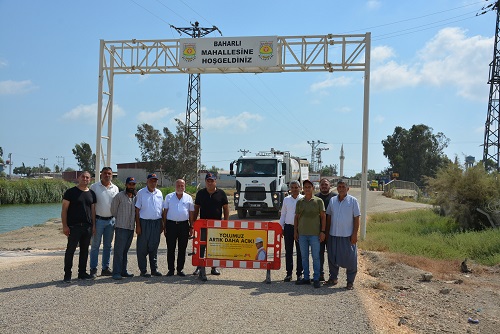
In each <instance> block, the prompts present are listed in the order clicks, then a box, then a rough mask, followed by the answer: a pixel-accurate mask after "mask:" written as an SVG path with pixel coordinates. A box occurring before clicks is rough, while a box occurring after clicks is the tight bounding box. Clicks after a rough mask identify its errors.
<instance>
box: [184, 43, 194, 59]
mask: <svg viewBox="0 0 500 334" xmlns="http://www.w3.org/2000/svg"><path fill="white" fill-rule="evenodd" d="M182 59H184V60H185V61H187V62H190V61H193V60H195V59H196V44H194V43H189V44H188V43H186V44H184V50H183V51H182Z"/></svg>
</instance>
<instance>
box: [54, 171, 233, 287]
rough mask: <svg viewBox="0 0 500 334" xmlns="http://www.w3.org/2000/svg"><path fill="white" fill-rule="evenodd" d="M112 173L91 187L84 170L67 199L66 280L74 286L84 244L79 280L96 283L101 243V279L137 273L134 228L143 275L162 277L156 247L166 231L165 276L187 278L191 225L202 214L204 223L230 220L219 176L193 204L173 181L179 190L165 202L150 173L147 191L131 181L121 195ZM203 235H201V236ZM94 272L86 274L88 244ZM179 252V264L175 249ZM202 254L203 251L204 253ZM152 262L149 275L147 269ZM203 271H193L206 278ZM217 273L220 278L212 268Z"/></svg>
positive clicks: (182, 185)
mask: <svg viewBox="0 0 500 334" xmlns="http://www.w3.org/2000/svg"><path fill="white" fill-rule="evenodd" d="M112 177H113V171H112V170H111V168H110V167H104V168H103V169H102V170H101V173H100V181H99V182H96V183H94V184H93V185H91V186H90V187H89V183H90V180H91V176H90V173H89V172H87V171H85V172H83V173H81V174H80V176H79V177H78V185H76V186H75V187H73V188H70V189H68V190H67V191H66V192H65V193H64V196H63V203H62V211H61V218H62V225H63V233H64V234H65V235H66V236H67V237H68V243H67V247H66V253H65V257H64V279H63V281H64V282H66V283H69V282H71V275H72V266H73V256H74V253H75V251H76V248H77V246H78V245H79V246H80V255H79V262H78V278H79V279H94V278H95V277H96V275H97V267H98V255H99V249H100V245H101V243H102V245H103V251H102V260H101V268H102V269H101V276H112V277H113V279H116V280H121V279H122V278H124V277H133V276H134V275H133V274H131V273H129V272H128V270H127V263H128V260H127V254H128V251H129V249H130V246H131V244H132V240H133V237H134V230H135V233H136V234H137V263H138V266H139V271H140V276H142V277H151V276H162V273H161V272H160V271H159V270H158V247H159V244H160V238H161V234H162V233H163V234H164V236H165V238H166V243H167V265H168V272H167V276H173V275H174V274H175V270H177V275H179V276H186V274H185V273H184V271H183V269H184V264H185V260H186V248H187V244H188V240H189V237H190V236H192V233H193V223H194V221H195V220H196V219H197V217H198V214H200V218H202V219H222V216H224V219H225V220H227V219H228V218H229V208H228V200H227V196H226V194H225V193H224V192H223V191H222V190H220V189H218V188H217V187H216V181H215V180H216V177H215V176H214V175H213V174H212V173H207V175H206V177H205V186H206V187H205V188H203V189H201V190H200V191H198V192H197V194H196V198H195V201H194V202H193V199H192V198H191V196H190V195H188V194H186V193H185V189H186V184H185V181H184V180H182V179H178V180H176V182H175V191H174V192H172V193H170V194H167V195H166V196H165V198H163V194H162V192H161V190H160V189H158V188H157V184H158V177H157V176H156V174H149V175H148V177H147V181H146V182H147V184H146V187H144V188H142V189H140V190H139V191H138V192H136V190H135V186H136V180H135V179H134V178H133V177H129V178H127V180H126V182H125V187H126V188H125V190H124V191H122V192H119V190H118V187H117V186H116V185H114V184H113V183H112V182H111V180H112ZM113 237H114V239H115V243H114V255H113V266H112V269H111V268H110V259H111V243H112V241H113ZM202 237H203V236H202ZM91 242H92V247H91V251H90V274H87V272H86V268H87V260H88V255H89V245H90V243H91ZM176 248H177V249H178V255H177V262H175V250H176ZM202 251H204V250H202ZM148 260H149V268H150V273H149V272H148V271H147V265H148ZM204 269H205V268H197V269H196V271H195V272H194V274H195V275H199V276H200V278H201V279H202V280H204V281H205V280H206V279H207V278H206V274H205V270H204ZM211 273H212V274H213V275H220V271H219V270H218V269H217V268H212V270H211Z"/></svg>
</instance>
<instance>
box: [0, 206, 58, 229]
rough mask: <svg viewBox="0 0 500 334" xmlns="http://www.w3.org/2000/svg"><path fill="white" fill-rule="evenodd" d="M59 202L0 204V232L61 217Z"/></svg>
mask: <svg viewBox="0 0 500 334" xmlns="http://www.w3.org/2000/svg"><path fill="white" fill-rule="evenodd" d="M61 206H62V205H61V203H50V204H24V205H0V233H5V232H8V231H13V230H17V229H20V228H21V227H24V226H33V225H37V224H43V223H45V222H46V221H47V220H49V219H51V218H60V217H61Z"/></svg>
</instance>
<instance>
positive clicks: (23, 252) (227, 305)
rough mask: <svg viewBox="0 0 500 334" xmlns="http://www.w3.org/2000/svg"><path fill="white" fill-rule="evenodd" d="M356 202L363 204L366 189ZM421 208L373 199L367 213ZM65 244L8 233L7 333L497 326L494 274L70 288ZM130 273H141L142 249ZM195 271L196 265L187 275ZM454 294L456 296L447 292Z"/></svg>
mask: <svg viewBox="0 0 500 334" xmlns="http://www.w3.org/2000/svg"><path fill="white" fill-rule="evenodd" d="M351 194H353V195H354V196H356V197H358V198H359V197H360V191H359V189H352V190H351ZM423 206H425V205H422V204H418V203H411V202H403V201H397V200H391V199H387V198H385V197H383V196H381V194H380V193H378V192H369V193H368V202H367V210H368V214H370V213H372V212H381V211H401V210H407V209H412V208H415V207H423ZM231 219H236V216H235V215H234V214H233V215H232V216H231ZM258 219H262V220H268V219H269V218H266V217H258ZM65 242H66V241H65V237H64V235H62V234H61V233H60V223H58V222H54V223H47V224H45V225H44V226H38V227H31V228H23V229H21V230H18V231H13V232H9V233H4V234H0V293H1V296H2V298H0V312H1V314H2V316H1V317H0V332H1V333H65V332H70V331H72V332H75V331H77V332H90V331H98V332H100V333H111V332H120V333H137V332H142V331H148V332H151V333H160V332H162V333H165V332H166V333H172V332H179V331H182V332H185V333H213V332H220V333H228V332H231V333H250V332H252V333H253V332H255V331H262V330H264V331H266V332H270V333H281V332H287V333H318V332H321V331H328V332H335V333H340V332H343V333H437V332H442V331H448V332H471V333H476V332H483V333H492V332H493V331H489V330H490V329H496V328H497V327H498V324H499V322H498V319H499V315H498V305H500V301H499V295H498V291H499V288H500V286H498V284H499V283H498V282H500V280H498V277H499V275H498V271H497V272H496V273H495V272H494V270H493V272H486V271H484V270H477V271H476V272H475V273H474V275H475V277H476V276H477V277H480V278H481V280H482V281H478V280H474V279H472V280H469V278H470V277H466V278H464V279H463V284H450V283H444V280H435V281H432V282H427V283H429V284H427V283H422V282H420V281H419V278H420V276H421V273H422V270H420V269H416V268H413V267H409V266H406V265H403V264H401V263H396V262H394V261H392V260H391V259H390V258H388V255H385V254H382V253H376V254H374V253H373V252H363V251H361V252H360V268H359V272H358V278H357V280H356V284H355V289H354V290H353V291H347V290H345V289H344V286H345V276H342V275H344V270H341V277H339V282H340V283H339V285H338V286H336V287H325V286H323V287H321V288H320V289H314V288H313V287H312V286H297V285H295V284H294V282H291V283H285V282H283V281H282V278H283V277H284V276H285V271H284V258H282V269H280V270H277V271H272V277H271V278H272V283H271V284H265V283H263V281H264V279H265V272H264V271H260V270H242V269H222V275H221V276H211V275H209V276H208V278H209V280H208V281H207V282H201V281H199V280H198V279H197V278H196V277H194V276H191V275H188V276H187V277H179V276H173V277H159V278H156V277H154V278H149V279H145V278H141V277H133V278H131V279H124V280H122V281H114V280H112V279H111V278H108V277H98V278H97V279H96V280H94V281H79V280H76V279H74V280H73V281H72V283H71V284H64V283H62V282H61V280H62V275H63V271H62V267H63V256H64V251H63V249H64V247H65ZM134 246H135V244H133V247H134ZM160 247H161V251H160V255H159V259H160V263H159V265H160V268H159V269H160V270H161V271H163V272H164V273H165V272H166V252H165V240H164V238H162V241H161V246H160ZM188 247H189V248H190V247H191V246H188ZM282 256H283V255H282ZM75 265H76V256H75ZM129 268H130V271H131V272H133V273H134V274H136V275H137V274H138V270H137V261H136V257H135V248H133V249H132V250H131V252H130V256H129ZM193 270H194V267H193V266H192V265H191V263H190V261H189V259H188V260H187V263H186V268H185V272H186V273H188V274H190V273H192V271H193ZM495 281H496V283H497V285H495V284H492V282H493V283H494V282H495ZM449 286H452V288H451V290H450V291H449V293H448V294H443V293H442V292H440V290H442V289H443V288H447V287H449ZM485 287H488V288H487V289H485ZM478 291H481V293H482V292H483V291H484V294H481V293H479V292H478ZM488 294H489V296H490V297H484V296H486V295H488ZM456 296H458V297H456ZM410 297H411V298H410ZM483 297H484V298H487V299H484V298H483ZM482 298H483V299H482ZM470 301H474V303H471V302H470ZM476 301H477V302H476ZM467 302H469V303H467ZM464 303H466V304H464ZM495 305H496V308H495V307H494V306H495ZM469 306H470V307H469ZM492 306H493V307H492ZM478 310H479V311H478ZM467 312H469V313H467ZM470 312H473V314H472V313H470ZM478 312H479V316H480V321H481V322H480V323H479V324H475V325H474V324H468V323H467V322H466V321H467V317H468V316H469V315H471V316H474V317H476V318H477V317H478ZM464 319H465V322H464ZM492 326H493V327H492ZM494 326H496V327H494ZM481 330H482V331H481Z"/></svg>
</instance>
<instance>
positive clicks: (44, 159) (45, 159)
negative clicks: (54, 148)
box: [40, 158, 49, 174]
mask: <svg viewBox="0 0 500 334" xmlns="http://www.w3.org/2000/svg"><path fill="white" fill-rule="evenodd" d="M40 160H43V172H44V173H45V161H47V160H49V158H40ZM40 174H42V173H40Z"/></svg>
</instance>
